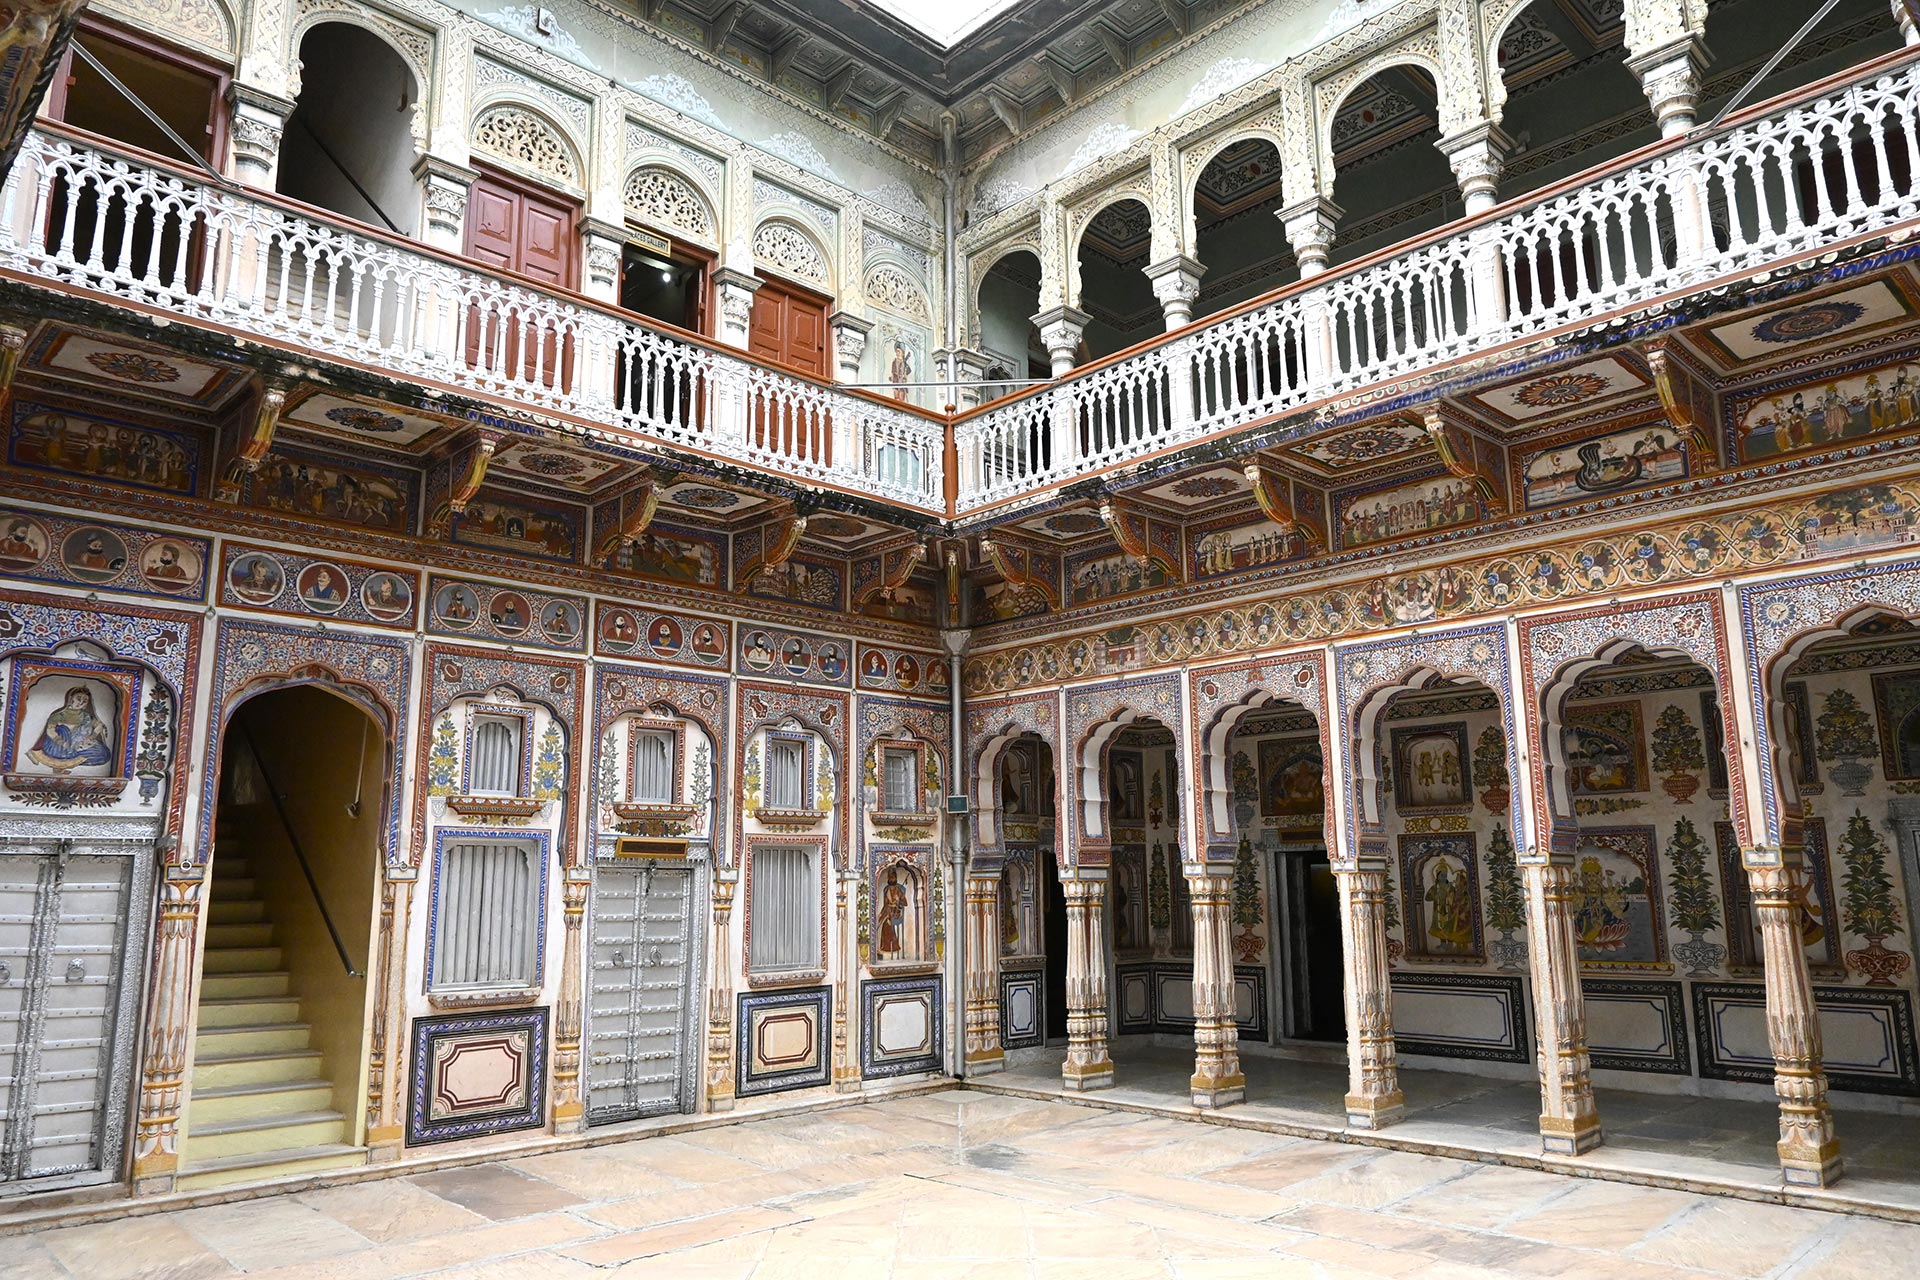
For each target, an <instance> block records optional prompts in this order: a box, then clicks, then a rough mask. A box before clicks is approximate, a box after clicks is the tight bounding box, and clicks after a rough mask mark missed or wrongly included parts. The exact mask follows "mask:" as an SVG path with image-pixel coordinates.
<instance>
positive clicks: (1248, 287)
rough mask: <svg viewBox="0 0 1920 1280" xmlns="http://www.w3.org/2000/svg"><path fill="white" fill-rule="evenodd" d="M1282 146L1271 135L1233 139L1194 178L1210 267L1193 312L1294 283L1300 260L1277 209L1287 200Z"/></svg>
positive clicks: (1198, 243)
mask: <svg viewBox="0 0 1920 1280" xmlns="http://www.w3.org/2000/svg"><path fill="white" fill-rule="evenodd" d="M1285 204H1286V199H1285V197H1284V196H1283V195H1282V193H1281V187H1280V151H1279V148H1277V147H1275V146H1274V145H1273V143H1271V142H1269V141H1268V140H1267V139H1265V138H1241V139H1239V140H1238V141H1235V142H1230V143H1228V144H1227V145H1226V146H1225V147H1224V148H1222V149H1221V151H1220V152H1219V153H1218V154H1217V155H1215V156H1214V157H1213V159H1211V160H1209V161H1208V162H1207V165H1206V167H1205V168H1204V169H1202V170H1201V171H1200V176H1199V177H1198V178H1197V179H1195V180H1194V185H1193V231H1194V241H1193V256H1194V257H1195V258H1197V259H1199V260H1200V262H1201V263H1202V264H1203V265H1204V266H1205V267H1206V269H1207V274H1206V275H1205V276H1203V277H1202V278H1201V281H1200V296H1199V297H1198V298H1196V299H1195V300H1194V304H1193V318H1194V319H1195V320H1198V319H1201V318H1202V317H1204V316H1210V315H1212V314H1214V313H1215V312H1217V311H1221V310H1224V309H1225V308H1227V307H1229V306H1232V305H1233V304H1234V303H1237V302H1244V301H1246V300H1247V299H1249V298H1253V297H1257V296H1259V295H1260V294H1262V293H1265V292H1266V291H1267V290H1269V289H1277V288H1279V287H1280V286H1282V285H1286V284H1292V283H1293V282H1294V281H1296V280H1298V279H1299V278H1300V266H1299V263H1298V262H1296V261H1295V259H1294V256H1293V250H1292V248H1291V247H1290V246H1289V245H1288V244H1287V242H1286V238H1285V237H1284V236H1278V235H1275V234H1274V231H1275V228H1276V223H1275V221H1274V216H1275V215H1276V214H1277V213H1278V212H1279V211H1280V210H1281V209H1282V208H1283V207H1284V206H1285Z"/></svg>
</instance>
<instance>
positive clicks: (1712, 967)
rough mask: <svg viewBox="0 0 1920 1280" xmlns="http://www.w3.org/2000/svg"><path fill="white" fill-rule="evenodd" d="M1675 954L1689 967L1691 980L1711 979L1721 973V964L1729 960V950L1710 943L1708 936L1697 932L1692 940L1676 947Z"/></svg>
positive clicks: (1688, 971) (1688, 973)
mask: <svg viewBox="0 0 1920 1280" xmlns="http://www.w3.org/2000/svg"><path fill="white" fill-rule="evenodd" d="M1673 954H1674V956H1675V957H1676V958H1677V959H1678V960H1679V961H1680V963H1681V964H1684V965H1686V966H1687V976H1688V977H1689V978H1710V977H1712V976H1713V975H1714V974H1715V973H1717V972H1719V969H1720V964H1721V962H1722V961H1723V960H1725V959H1726V958H1727V949H1726V948H1725V947H1723V946H1721V945H1720V944H1719V943H1717V942H1708V941H1707V938H1706V934H1704V933H1702V932H1700V931H1698V930H1696V931H1695V932H1694V934H1693V938H1692V940H1691V941H1688V942H1683V943H1681V944H1680V945H1679V946H1677V947H1675V948H1674V949H1673Z"/></svg>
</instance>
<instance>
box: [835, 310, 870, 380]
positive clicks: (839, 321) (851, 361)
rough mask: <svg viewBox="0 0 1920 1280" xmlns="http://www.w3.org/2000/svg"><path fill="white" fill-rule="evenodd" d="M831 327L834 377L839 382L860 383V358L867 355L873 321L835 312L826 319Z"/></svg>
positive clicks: (847, 312) (844, 312)
mask: <svg viewBox="0 0 1920 1280" xmlns="http://www.w3.org/2000/svg"><path fill="white" fill-rule="evenodd" d="M827 322H828V323H829V324H831V325H832V326H833V369H834V376H835V377H836V378H838V379H839V380H840V381H841V382H858V381H860V358H861V357H862V356H864V355H866V353H867V335H868V334H870V333H872V332H873V321H871V320H868V319H865V318H864V317H861V316H857V315H854V314H853V313H852V312H851V311H836V312H834V313H833V314H832V315H831V316H829V317H827Z"/></svg>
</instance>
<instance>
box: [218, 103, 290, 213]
mask: <svg viewBox="0 0 1920 1280" xmlns="http://www.w3.org/2000/svg"><path fill="white" fill-rule="evenodd" d="M227 105H228V106H229V107H231V108H232V116H231V118H230V120H229V121H228V125H227V137H228V139H229V140H230V141H231V142H232V144H233V176H234V177H235V178H237V179H238V180H239V181H240V182H241V183H242V185H245V186H249V187H253V188H256V189H257V190H261V191H271V190H273V188H274V182H275V179H276V178H277V177H278V175H279V171H280V139H281V135H282V134H283V133H285V131H286V127H287V118H288V117H289V116H291V115H292V114H293V101H292V100H291V99H289V98H283V97H281V96H280V95H279V94H277V93H268V92H267V91H266V90H264V89H256V88H254V87H253V86H252V85H247V84H242V83H240V82H239V81H237V80H236V81H234V82H233V83H232V84H230V85H228V86H227Z"/></svg>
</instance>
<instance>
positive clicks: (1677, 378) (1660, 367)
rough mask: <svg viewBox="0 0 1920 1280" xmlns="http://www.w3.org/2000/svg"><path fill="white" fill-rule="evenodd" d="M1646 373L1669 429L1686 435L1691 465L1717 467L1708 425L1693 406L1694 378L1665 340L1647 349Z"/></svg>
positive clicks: (1716, 452) (1716, 455)
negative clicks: (1663, 411)
mask: <svg viewBox="0 0 1920 1280" xmlns="http://www.w3.org/2000/svg"><path fill="white" fill-rule="evenodd" d="M1647 371H1648V372H1650V373H1651V374H1653V388H1654V390H1655V391H1658V392H1659V393H1660V407H1661V408H1662V409H1664V410H1665V411H1666V415H1667V421H1668V422H1669V423H1671V424H1673V429H1674V430H1675V431H1678V432H1680V433H1681V434H1682V435H1684V436H1686V438H1687V442H1688V444H1689V445H1690V446H1691V447H1692V449H1693V452H1694V463H1695V466H1696V467H1698V466H1699V465H1700V464H1701V463H1706V464H1709V465H1714V466H1717V465H1718V464H1719V454H1718V451H1717V450H1715V449H1714V447H1713V440H1712V437H1711V436H1710V435H1709V433H1708V424H1707V423H1705V422H1702V421H1701V420H1700V419H1701V417H1702V416H1703V415H1701V414H1700V413H1699V412H1698V411H1697V410H1696V409H1695V407H1694V403H1695V402H1694V389H1695V388H1694V381H1695V379H1694V375H1693V373H1692V371H1691V370H1689V369H1688V368H1687V367H1686V365H1685V364H1683V363H1682V362H1681V361H1680V359H1679V358H1678V357H1677V356H1675V355H1674V354H1673V353H1672V351H1671V348H1670V344H1669V343H1668V342H1665V341H1661V342H1654V343H1650V344H1648V346H1647Z"/></svg>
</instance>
